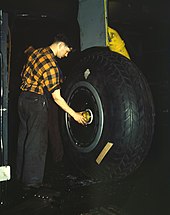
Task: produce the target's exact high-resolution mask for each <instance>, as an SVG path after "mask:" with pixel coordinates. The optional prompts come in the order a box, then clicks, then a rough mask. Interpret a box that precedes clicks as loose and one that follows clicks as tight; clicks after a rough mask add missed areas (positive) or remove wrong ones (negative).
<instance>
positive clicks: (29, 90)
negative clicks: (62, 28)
mask: <svg viewBox="0 0 170 215" xmlns="http://www.w3.org/2000/svg"><path fill="white" fill-rule="evenodd" d="M71 50H72V48H71V47H70V44H69V42H68V39H67V38H66V37H65V36H64V35H63V34H58V35H57V36H56V38H55V40H54V42H53V43H52V44H51V45H50V46H48V47H46V48H39V49H36V50H31V51H30V52H31V54H30V55H29V56H28V60H27V63H26V64H25V66H24V68H23V71H22V74H21V77H22V83H21V87H20V88H21V94H20V96H19V100H18V113H19V117H20V126H19V134H18V150H17V171H16V172H17V179H18V180H20V181H21V182H22V183H23V185H24V186H25V187H26V188H28V189H29V188H38V187H40V186H41V185H42V183H43V176H44V167H45V158H46V152H47V139H48V112H47V106H48V104H47V99H46V97H45V95H44V92H45V90H47V91H48V92H50V93H51V95H52V98H53V99H54V101H55V103H56V104H57V105H59V106H60V107H61V108H62V109H63V110H64V111H66V112H67V113H68V114H69V115H70V116H71V117H73V118H74V120H76V121H77V122H78V123H80V124H82V125H84V124H85V123H86V121H85V119H84V117H83V116H82V114H81V112H75V111H74V110H73V109H72V108H71V107H69V106H68V104H67V103H66V101H65V100H64V98H63V97H62V96H61V92H60V89H61V86H60V72H59V69H58V67H57V62H56V60H55V56H56V57H58V58H63V57H67V56H68V54H69V53H70V51H71Z"/></svg>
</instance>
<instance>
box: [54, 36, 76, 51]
mask: <svg viewBox="0 0 170 215" xmlns="http://www.w3.org/2000/svg"><path fill="white" fill-rule="evenodd" d="M55 42H63V43H65V44H66V46H68V47H69V48H72V44H71V42H70V40H69V39H68V37H67V36H66V35H65V34H63V33H59V34H57V35H56V36H55V37H54V43H55Z"/></svg>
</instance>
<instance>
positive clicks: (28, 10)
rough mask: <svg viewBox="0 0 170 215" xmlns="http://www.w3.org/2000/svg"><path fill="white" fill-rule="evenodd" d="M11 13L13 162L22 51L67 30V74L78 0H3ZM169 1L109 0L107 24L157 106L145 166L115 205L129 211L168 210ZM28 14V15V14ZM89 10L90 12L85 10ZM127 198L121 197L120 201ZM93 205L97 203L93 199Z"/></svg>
mask: <svg viewBox="0 0 170 215" xmlns="http://www.w3.org/2000/svg"><path fill="white" fill-rule="evenodd" d="M0 5H1V8H2V9H4V11H6V12H7V13H8V14H9V25H10V31H11V44H12V52H11V72H10V86H9V87H10V89H9V143H10V155H9V158H10V162H11V164H12V165H13V164H14V163H15V150H16V140H17V128H18V116H17V109H16V107H17V98H18V93H19V84H20V72H21V68H22V65H23V63H24V56H23V51H24V49H25V48H26V47H27V46H28V45H30V44H31V45H33V46H35V47H39V46H42V45H43V46H45V45H48V44H49V41H50V40H51V39H52V37H53V35H54V34H55V33H56V32H60V31H64V32H65V33H66V34H67V35H68V36H69V37H70V38H71V40H72V42H73V44H74V47H75V48H76V52H75V53H73V54H72V55H71V56H70V57H69V58H68V60H67V62H65V61H61V62H60V63H61V67H62V68H63V71H64V72H65V74H66V73H67V72H68V71H69V66H70V64H71V63H72V59H73V58H74V56H75V55H77V54H78V53H79V50H80V38H79V25H78V22H77V12H78V1H76V0H48V1H44V0H43V1H41V0H36V1H32V0H31V1H9V0H6V1H1V4H0ZM169 8H170V3H169V1H161V0H157V1H154V0H149V1H146V0H145V1H139V0H126V1H125V0H110V1H109V7H108V24H109V26H110V27H112V28H114V29H116V30H117V31H118V32H119V34H120V35H121V37H122V39H123V40H124V42H125V44H126V48H127V50H128V52H129V54H130V56H131V59H132V61H134V62H135V63H136V65H137V66H138V67H139V68H140V70H141V71H142V72H143V73H144V75H145V77H146V79H147V81H148V83H149V85H150V88H151V92H152V95H153V99H154V105H155V113H156V115H155V132H154V137H153V142H152V146H151V149H150V152H149V154H148V156H147V158H146V160H145V161H144V162H143V164H142V166H141V167H140V168H139V170H138V171H137V172H135V173H134V174H133V175H132V176H130V178H128V179H127V181H125V183H124V186H122V189H119V194H118V193H115V196H114V198H113V199H114V200H115V199H116V201H115V202H116V204H117V205H118V206H119V207H120V208H123V211H125V212H126V213H127V214H130V215H132V214H135V215H136V214H138V215H139V214H146V215H151V214H168V213H170V209H169V205H168V204H169V203H168V201H169V198H170V183H169V181H170V156H169V151H170V144H169V139H168V129H169V125H168V124H169V123H168V111H169V106H168V104H169V83H168V81H169V80H168V78H169V71H170V42H169V38H170V13H169ZM25 14H27V15H25ZM87 15H88V11H87ZM122 199H123V200H122ZM91 205H93V204H91Z"/></svg>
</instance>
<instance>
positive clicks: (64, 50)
mask: <svg viewBox="0 0 170 215" xmlns="http://www.w3.org/2000/svg"><path fill="white" fill-rule="evenodd" d="M71 50H72V48H69V47H68V46H66V45H65V43H63V42H61V43H59V46H58V52H57V57H58V58H63V57H67V56H68V54H69V52H71Z"/></svg>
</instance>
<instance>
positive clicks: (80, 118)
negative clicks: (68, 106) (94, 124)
mask: <svg viewBox="0 0 170 215" xmlns="http://www.w3.org/2000/svg"><path fill="white" fill-rule="evenodd" d="M73 118H74V120H75V121H77V122H78V123H80V124H82V125H86V124H87V122H86V119H85V118H84V116H83V115H82V112H75V114H74V115H73Z"/></svg>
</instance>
